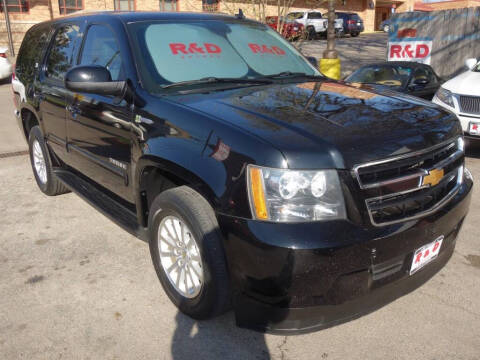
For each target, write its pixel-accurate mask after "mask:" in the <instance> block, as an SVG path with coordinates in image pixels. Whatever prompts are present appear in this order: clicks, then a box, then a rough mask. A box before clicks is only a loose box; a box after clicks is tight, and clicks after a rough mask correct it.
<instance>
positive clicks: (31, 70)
mask: <svg viewBox="0 0 480 360" xmlns="http://www.w3.org/2000/svg"><path fill="white" fill-rule="evenodd" d="M49 33H50V26H48V25H46V26H45V25H44V26H42V25H40V26H36V27H33V28H32V29H30V30H29V31H28V32H27V33H26V34H25V38H24V40H23V42H22V47H21V48H20V51H19V53H18V58H17V66H16V71H15V72H16V76H17V77H18V79H19V80H20V81H21V82H22V83H24V84H27V83H30V82H33V80H34V77H35V72H36V68H37V66H38V64H40V63H41V61H42V54H44V51H43V50H44V49H45V47H46V46H47V41H48V34H49Z"/></svg>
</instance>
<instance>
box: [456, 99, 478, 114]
mask: <svg viewBox="0 0 480 360" xmlns="http://www.w3.org/2000/svg"><path fill="white" fill-rule="evenodd" d="M460 111H461V112H464V113H468V114H479V115H480V96H463V95H460Z"/></svg>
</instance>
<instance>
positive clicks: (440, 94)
mask: <svg viewBox="0 0 480 360" xmlns="http://www.w3.org/2000/svg"><path fill="white" fill-rule="evenodd" d="M435 96H436V97H437V98H438V99H439V100H440V101H441V102H443V103H445V104H447V105H448V106H450V107H452V108H455V105H454V103H453V96H452V92H451V91H449V90H447V89H445V88H443V87H440V88H439V89H438V90H437V92H436V93H435Z"/></svg>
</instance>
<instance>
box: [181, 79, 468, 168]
mask: <svg viewBox="0 0 480 360" xmlns="http://www.w3.org/2000/svg"><path fill="white" fill-rule="evenodd" d="M382 93H383V94H384V95H380V94H378V93H375V92H373V89H372V91H367V90H365V88H356V87H353V86H350V85H346V84H344V83H340V82H334V81H323V82H308V83H300V84H277V85H268V86H260V87H249V88H241V89H235V90H228V91H218V92H214V93H209V94H188V95H178V96H175V97H173V98H172V100H173V101H176V102H180V103H182V104H183V105H185V106H187V107H191V108H194V109H195V110H197V111H201V112H203V113H206V114H209V115H210V116H212V117H215V118H217V119H219V120H221V121H224V122H228V123H230V124H231V125H232V126H235V127H241V128H243V129H244V130H245V131H248V132H250V133H251V134H253V135H255V136H258V137H260V138H262V139H263V140H264V141H267V142H269V143H270V144H271V145H272V146H274V147H276V148H277V149H278V150H280V151H281V152H282V153H283V155H284V156H285V158H286V160H287V163H288V167H290V168H297V169H300V168H303V169H317V168H343V169H351V168H352V167H353V166H354V165H357V164H361V163H365V162H368V161H372V160H378V159H383V158H386V157H390V156H394V155H400V154H403V153H407V152H410V151H416V150H421V149H425V148H427V147H430V146H433V145H435V144H438V143H440V142H443V141H446V140H448V139H450V138H452V137H454V136H457V135H460V134H461V127H460V124H459V122H458V119H457V118H456V116H455V115H453V114H451V113H450V112H447V111H445V110H443V109H442V108H441V107H439V106H437V105H435V104H433V103H431V102H427V101H423V100H421V99H418V98H414V97H412V96H408V95H401V94H400V93H396V92H393V91H387V90H385V91H383V92H382Z"/></svg>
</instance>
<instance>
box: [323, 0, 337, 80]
mask: <svg viewBox="0 0 480 360" xmlns="http://www.w3.org/2000/svg"><path fill="white" fill-rule="evenodd" d="M320 71H321V72H322V73H323V74H324V75H326V76H328V77H330V78H332V79H337V80H338V79H340V73H341V67H340V59H339V58H338V53H337V51H336V50H335V0H328V25H327V49H326V50H325V51H324V52H323V58H322V59H320Z"/></svg>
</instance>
